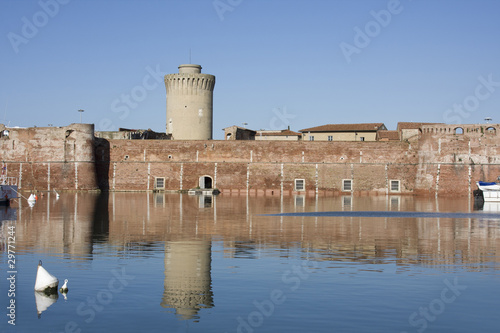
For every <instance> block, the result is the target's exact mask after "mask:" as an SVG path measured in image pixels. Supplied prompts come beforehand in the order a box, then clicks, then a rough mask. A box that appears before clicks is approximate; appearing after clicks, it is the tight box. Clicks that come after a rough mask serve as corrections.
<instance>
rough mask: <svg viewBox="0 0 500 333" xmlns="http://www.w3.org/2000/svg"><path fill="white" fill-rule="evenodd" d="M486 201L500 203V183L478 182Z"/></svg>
mask: <svg viewBox="0 0 500 333" xmlns="http://www.w3.org/2000/svg"><path fill="white" fill-rule="evenodd" d="M499 178H500V177H499ZM477 187H478V188H479V189H480V190H481V192H482V194H483V199H484V201H500V182H482V181H479V182H477Z"/></svg>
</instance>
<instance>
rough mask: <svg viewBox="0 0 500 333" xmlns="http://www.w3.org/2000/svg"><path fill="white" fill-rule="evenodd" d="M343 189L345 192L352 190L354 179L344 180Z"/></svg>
mask: <svg viewBox="0 0 500 333" xmlns="http://www.w3.org/2000/svg"><path fill="white" fill-rule="evenodd" d="M342 191H344V192H350V191H352V180H350V179H344V180H342Z"/></svg>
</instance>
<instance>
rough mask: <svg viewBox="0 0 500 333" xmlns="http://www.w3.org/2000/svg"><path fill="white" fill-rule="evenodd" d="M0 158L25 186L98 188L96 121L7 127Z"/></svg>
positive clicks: (32, 188) (0, 145)
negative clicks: (50, 125) (95, 139)
mask: <svg viewBox="0 0 500 333" xmlns="http://www.w3.org/2000/svg"><path fill="white" fill-rule="evenodd" d="M0 153H1V154H0V160H1V162H2V163H3V164H4V165H5V169H6V173H7V175H8V176H9V177H15V178H17V181H18V186H19V188H20V189H22V190H30V191H33V190H38V191H51V190H95V189H97V188H98V187H97V178H96V173H95V163H94V161H95V152H94V125H89V124H71V125H69V126H64V127H30V128H8V135H4V136H2V137H1V138H0Z"/></svg>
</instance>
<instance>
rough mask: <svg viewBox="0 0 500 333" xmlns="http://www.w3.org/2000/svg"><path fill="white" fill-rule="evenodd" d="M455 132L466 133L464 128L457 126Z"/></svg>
mask: <svg viewBox="0 0 500 333" xmlns="http://www.w3.org/2000/svg"><path fill="white" fill-rule="evenodd" d="M454 131H455V134H464V129H463V128H462V127H456V128H455V130H454Z"/></svg>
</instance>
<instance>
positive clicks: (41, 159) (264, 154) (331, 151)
mask: <svg viewBox="0 0 500 333" xmlns="http://www.w3.org/2000/svg"><path fill="white" fill-rule="evenodd" d="M436 126H438V125H436ZM468 133H469V132H467V129H466V131H465V133H464V134H462V135H455V134H453V133H451V134H450V130H449V129H446V130H439V129H438V128H433V129H432V131H430V130H426V131H424V133H422V134H421V137H420V139H419V140H418V141H414V142H411V143H409V142H301V141H297V142H276V141H168V140H103V139H94V136H93V134H94V133H93V125H86V124H72V125H70V126H66V127H60V128H54V127H49V128H29V129H11V130H10V135H9V137H8V138H5V137H4V138H1V139H0V153H1V157H0V159H1V160H2V161H3V162H4V163H5V164H6V165H7V168H8V175H9V176H13V177H17V178H19V182H20V185H21V188H22V189H25V190H52V189H56V190H92V189H96V188H98V187H99V188H101V189H103V190H116V191H145V190H153V189H154V185H155V184H154V182H155V177H164V178H165V188H166V189H167V190H173V191H177V190H188V189H191V188H196V187H197V186H198V185H199V178H200V177H201V176H209V177H211V178H212V179H213V183H214V186H215V187H217V188H218V189H220V190H221V191H223V192H225V193H247V191H248V193H249V194H269V195H279V194H280V193H281V191H282V190H283V193H284V194H292V193H294V191H295V189H294V185H295V184H294V182H295V179H304V181H305V191H303V193H305V194H315V193H318V194H321V195H323V194H332V195H336V194H339V193H341V192H342V181H343V180H344V179H351V180H352V182H353V192H354V193H355V194H386V193H390V191H389V189H390V181H391V180H399V181H400V193H402V194H426V195H434V194H435V193H436V191H437V192H438V194H440V195H469V194H470V193H471V192H472V191H473V190H474V189H475V188H476V185H475V182H476V181H478V180H490V181H491V180H495V179H496V178H497V176H498V175H500V149H499V148H498V147H499V144H498V143H499V136H497V135H496V134H495V135H492V134H491V133H489V134H484V133H481V131H474V132H471V133H472V134H471V135H469V134H468ZM346 194H349V193H346Z"/></svg>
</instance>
